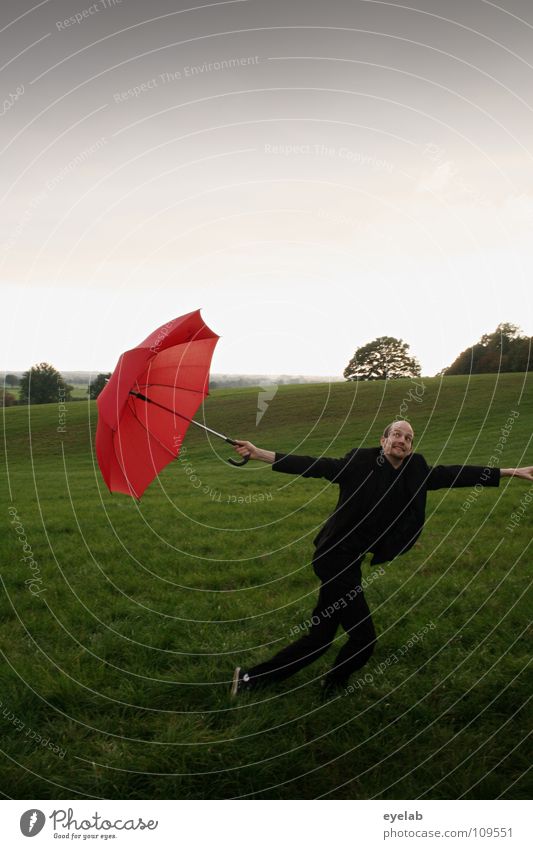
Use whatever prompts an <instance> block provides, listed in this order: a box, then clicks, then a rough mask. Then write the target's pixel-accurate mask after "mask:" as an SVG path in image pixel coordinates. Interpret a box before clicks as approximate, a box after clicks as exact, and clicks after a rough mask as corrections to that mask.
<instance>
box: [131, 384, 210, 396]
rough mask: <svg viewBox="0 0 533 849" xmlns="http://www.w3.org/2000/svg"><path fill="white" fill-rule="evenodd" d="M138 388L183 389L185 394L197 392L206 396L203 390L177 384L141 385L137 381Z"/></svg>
mask: <svg viewBox="0 0 533 849" xmlns="http://www.w3.org/2000/svg"><path fill="white" fill-rule="evenodd" d="M137 386H139V387H144V388H145V389H146V388H147V387H149V386H164V387H165V389H183V391H184V392H196V393H197V394H198V395H203V394H204V392H203V390H202V389H191V388H190V387H188V386H176V384H175V383H139V382H138V381H137Z"/></svg>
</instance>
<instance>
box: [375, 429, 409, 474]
mask: <svg viewBox="0 0 533 849" xmlns="http://www.w3.org/2000/svg"><path fill="white" fill-rule="evenodd" d="M413 439H414V432H413V428H412V427H411V425H410V424H409V422H406V421H404V420H403V419H400V420H398V421H396V422H391V423H390V424H389V425H387V427H386V428H385V430H384V431H383V436H382V437H381V440H380V442H381V447H382V448H383V453H384V454H385V456H386V458H387V460H389V462H391V463H392V465H393V466H396V467H397V466H399V465H400V463H401V462H402V461H403V460H405V458H406V457H408V456H409V454H411V452H412V450H413Z"/></svg>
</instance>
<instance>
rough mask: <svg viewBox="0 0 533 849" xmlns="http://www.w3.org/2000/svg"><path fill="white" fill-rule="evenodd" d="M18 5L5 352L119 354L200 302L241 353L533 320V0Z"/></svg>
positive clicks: (341, 355)
mask: <svg viewBox="0 0 533 849" xmlns="http://www.w3.org/2000/svg"><path fill="white" fill-rule="evenodd" d="M0 14H1V16H2V22H1V25H0V39H1V47H2V50H1V53H0V55H1V56H2V60H1V63H2V66H3V67H2V71H1V73H2V92H3V98H4V102H3V105H2V109H1V115H0V134H1V138H0V149H1V151H2V153H1V157H2V171H1V173H2V177H1V180H2V185H1V191H0V193H1V197H2V212H3V214H2V225H1V226H2V254H1V260H0V261H1V268H2V271H1V281H2V283H1V285H2V289H3V292H2V305H3V318H4V321H3V332H2V349H1V359H0V370H21V369H26V368H28V367H29V366H30V365H31V364H33V363H35V362H40V361H42V360H46V361H49V362H51V363H52V364H53V365H55V366H56V367H57V368H59V369H65V370H67V369H86V370H94V371H99V370H108V369H112V368H113V367H114V365H115V363H116V360H117V358H118V355H119V354H120V352H121V351H123V350H125V349H127V348H130V347H132V346H134V345H135V344H137V343H138V342H139V341H140V340H142V339H143V338H144V337H145V336H146V335H147V334H148V333H149V332H150V331H151V330H153V329H154V328H155V327H157V326H158V325H160V324H163V323H164V322H166V321H168V320H170V319H172V318H174V317H176V316H178V315H180V314H182V313H185V312H188V311H190V310H193V309H197V308H198V307H200V308H202V314H203V316H204V319H205V320H206V322H207V323H208V324H209V325H210V326H211V327H212V328H213V329H214V330H215V331H216V332H217V333H219V334H220V335H221V336H222V338H221V340H220V342H219V344H218V348H217V351H216V353H215V356H214V359H213V370H214V371H217V372H243V373H246V372H247V373H280V372H282V373H288V374H315V375H318V374H324V375H335V374H341V373H342V371H343V369H344V367H345V366H346V364H347V362H348V360H349V359H350V357H351V356H352V354H353V352H354V350H355V348H356V347H358V346H359V345H362V344H365V343H366V342H368V341H370V340H371V339H373V338H375V337H376V336H381V335H392V336H397V337H400V338H402V339H404V340H405V341H407V342H408V343H409V344H410V345H411V351H412V353H413V354H414V355H415V356H416V357H418V359H419V360H420V362H421V364H422V371H423V374H425V375H426V374H427V375H431V374H435V373H436V372H437V371H439V370H440V369H441V368H443V367H445V366H446V365H449V364H450V363H451V361H452V360H453V359H454V358H455V356H456V355H457V354H458V353H459V352H460V351H461V350H463V349H464V348H466V347H467V346H469V345H470V344H472V343H473V342H475V341H477V340H478V339H479V337H480V336H481V335H482V334H483V333H485V332H490V331H492V330H494V329H495V327H496V325H497V324H498V323H499V322H500V321H511V322H514V323H516V324H518V325H520V326H521V328H522V329H523V330H524V331H525V332H526V333H527V334H528V335H533V310H532V308H531V307H532V304H531V288H532V287H531V279H532V275H531V270H532V252H533V247H532V245H533V239H532V238H531V232H532V228H533V180H532V173H533V172H532V154H533V151H532V139H533V132H532V130H533V111H532V107H533V97H532V91H533V8H532V6H531V4H530V3H529V2H526V0H520V1H519V0H504V2H502V3H501V4H499V5H498V4H495V3H489V2H484V0H461V2H459V0H446V2H444V1H443V0H439V2H437V1H436V0H413V2H412V3H410V4H405V5H401V4H400V3H395V2H374V0H364V2H362V0H351V2H347V0H328V2H320V0H316V2H304V0H299V2H294V0H230V1H229V2H222V3H204V4H200V3H198V4H195V3H194V2H193V0H189V2H187V3H179V2H178V3H176V2H171V0H152V2H150V3H146V2H134V0H122V2H120V3H119V2H118V0H98V2H96V3H94V4H91V3H89V2H86V3H85V2H84V0H79V2H77V1H76V0H70V2H66V0H45V1H44V2H40V3H37V4H35V5H33V6H32V5H31V4H29V3H27V2H25V0H22V2H21V0H16V2H15V0H9V2H6V0H3V2H2V6H1V13H0ZM76 16H77V19H76ZM69 18H70V20H69Z"/></svg>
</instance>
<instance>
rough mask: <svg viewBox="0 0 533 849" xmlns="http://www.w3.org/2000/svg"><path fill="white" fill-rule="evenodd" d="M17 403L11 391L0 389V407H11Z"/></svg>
mask: <svg viewBox="0 0 533 849" xmlns="http://www.w3.org/2000/svg"><path fill="white" fill-rule="evenodd" d="M16 403H17V399H16V398H15V396H14V395H12V394H11V392H4V390H3V389H0V407H13V406H14V405H15V404H16Z"/></svg>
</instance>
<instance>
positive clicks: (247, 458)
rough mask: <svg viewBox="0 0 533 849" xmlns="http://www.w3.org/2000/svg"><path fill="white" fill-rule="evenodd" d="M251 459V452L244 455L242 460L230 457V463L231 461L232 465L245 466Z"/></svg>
mask: <svg viewBox="0 0 533 849" xmlns="http://www.w3.org/2000/svg"><path fill="white" fill-rule="evenodd" d="M249 459H250V455H249V454H247V455H246V457H243V458H242V460H232V459H231V457H228V463H231V465H232V466H245V465H246V463H247V462H248V460H249Z"/></svg>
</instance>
